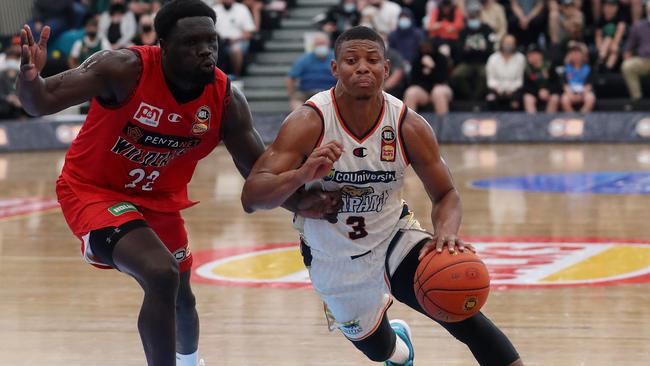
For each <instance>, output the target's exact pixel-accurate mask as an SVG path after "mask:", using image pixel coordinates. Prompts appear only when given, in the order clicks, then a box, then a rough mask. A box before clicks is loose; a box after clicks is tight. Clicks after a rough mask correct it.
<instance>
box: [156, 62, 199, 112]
mask: <svg viewBox="0 0 650 366" xmlns="http://www.w3.org/2000/svg"><path fill="white" fill-rule="evenodd" d="M163 76H164V77H165V83H166V84H167V87H168V88H169V91H170V92H171V93H172V95H173V96H174V99H176V101H177V102H178V103H179V104H182V103H186V102H189V101H191V100H194V99H196V98H198V97H199V96H200V95H201V94H202V93H203V89H204V86H203V85H196V83H192V82H190V81H189V80H187V79H183V78H179V77H175V75H174V73H173V72H171V70H169V68H168V67H167V66H166V64H165V62H164V61H163Z"/></svg>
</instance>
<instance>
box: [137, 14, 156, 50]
mask: <svg viewBox="0 0 650 366" xmlns="http://www.w3.org/2000/svg"><path fill="white" fill-rule="evenodd" d="M133 44H135V45H136V46H153V45H156V44H158V35H157V34H156V31H155V30H154V28H153V18H152V17H151V16H150V15H147V14H145V15H142V16H141V17H140V25H139V32H138V35H137V36H135V38H134V39H133Z"/></svg>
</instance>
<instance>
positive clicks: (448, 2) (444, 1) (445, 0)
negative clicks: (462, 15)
mask: <svg viewBox="0 0 650 366" xmlns="http://www.w3.org/2000/svg"><path fill="white" fill-rule="evenodd" d="M440 5H441V6H451V0H442V2H440Z"/></svg>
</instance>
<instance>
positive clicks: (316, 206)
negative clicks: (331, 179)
mask: <svg viewBox="0 0 650 366" xmlns="http://www.w3.org/2000/svg"><path fill="white" fill-rule="evenodd" d="M342 205H343V200H342V199H341V191H331V192H330V191H320V190H310V191H305V192H304V193H303V194H302V195H301V197H300V201H299V202H298V214H299V215H301V216H304V217H306V218H309V219H325V220H327V221H329V222H331V223H336V220H337V219H336V215H337V214H338V212H339V210H340V209H341V206H342Z"/></svg>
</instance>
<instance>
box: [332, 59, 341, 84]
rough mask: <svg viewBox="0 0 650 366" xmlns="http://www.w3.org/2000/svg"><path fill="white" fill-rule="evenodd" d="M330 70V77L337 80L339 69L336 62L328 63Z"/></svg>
mask: <svg viewBox="0 0 650 366" xmlns="http://www.w3.org/2000/svg"><path fill="white" fill-rule="evenodd" d="M330 68H331V69H332V75H334V77H335V78H337V79H338V78H339V68H338V65H337V64H336V60H332V61H330Z"/></svg>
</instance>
